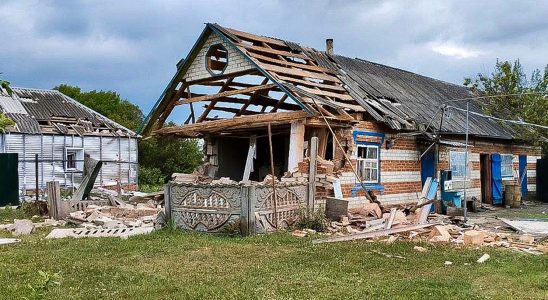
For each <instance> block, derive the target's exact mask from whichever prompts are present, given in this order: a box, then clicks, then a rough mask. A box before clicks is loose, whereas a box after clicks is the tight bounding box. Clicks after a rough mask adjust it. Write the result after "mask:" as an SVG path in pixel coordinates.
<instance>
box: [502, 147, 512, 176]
mask: <svg viewBox="0 0 548 300" xmlns="http://www.w3.org/2000/svg"><path fill="white" fill-rule="evenodd" d="M505 157H506V158H508V157H509V158H510V163H508V162H506V163H505ZM506 168H509V170H510V173H509V174H508V173H504V170H505V169H506ZM500 176H501V177H502V178H514V155H513V154H509V153H507V154H501V155H500Z"/></svg>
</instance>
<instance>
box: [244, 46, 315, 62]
mask: <svg viewBox="0 0 548 300" xmlns="http://www.w3.org/2000/svg"><path fill="white" fill-rule="evenodd" d="M238 46H240V47H243V48H245V49H247V50H249V51H257V52H263V53H270V54H276V55H282V56H288V57H296V58H302V59H309V58H308V56H306V55H304V54H301V53H293V52H289V51H283V50H276V49H271V48H266V47H260V46H253V45H247V44H243V43H239V44H238ZM249 51H248V52H249ZM249 55H252V53H249Z"/></svg>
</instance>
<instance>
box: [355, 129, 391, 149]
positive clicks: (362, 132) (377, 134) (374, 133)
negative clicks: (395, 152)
mask: <svg viewBox="0 0 548 300" xmlns="http://www.w3.org/2000/svg"><path fill="white" fill-rule="evenodd" d="M358 135H367V136H376V137H380V138H381V142H380V143H374V142H363V141H357V140H356V139H357V138H358ZM352 136H353V137H354V143H356V144H359V145H378V146H379V148H380V146H381V145H382V144H384V133H382V132H372V131H354V132H352Z"/></svg>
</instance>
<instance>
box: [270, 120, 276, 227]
mask: <svg viewBox="0 0 548 300" xmlns="http://www.w3.org/2000/svg"><path fill="white" fill-rule="evenodd" d="M268 150H269V151H270V172H271V175H272V204H273V206H274V207H273V208H274V214H273V217H272V219H273V221H274V227H275V228H276V229H278V197H276V173H275V168H274V151H273V150H272V126H271V125H270V123H268Z"/></svg>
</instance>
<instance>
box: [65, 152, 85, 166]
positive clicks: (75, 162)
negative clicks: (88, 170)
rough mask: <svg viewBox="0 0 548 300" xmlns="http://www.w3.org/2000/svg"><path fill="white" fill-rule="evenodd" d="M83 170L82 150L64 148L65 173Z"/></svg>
mask: <svg viewBox="0 0 548 300" xmlns="http://www.w3.org/2000/svg"><path fill="white" fill-rule="evenodd" d="M83 170H84V149H81V148H66V149H65V171H72V172H74V171H83Z"/></svg>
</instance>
